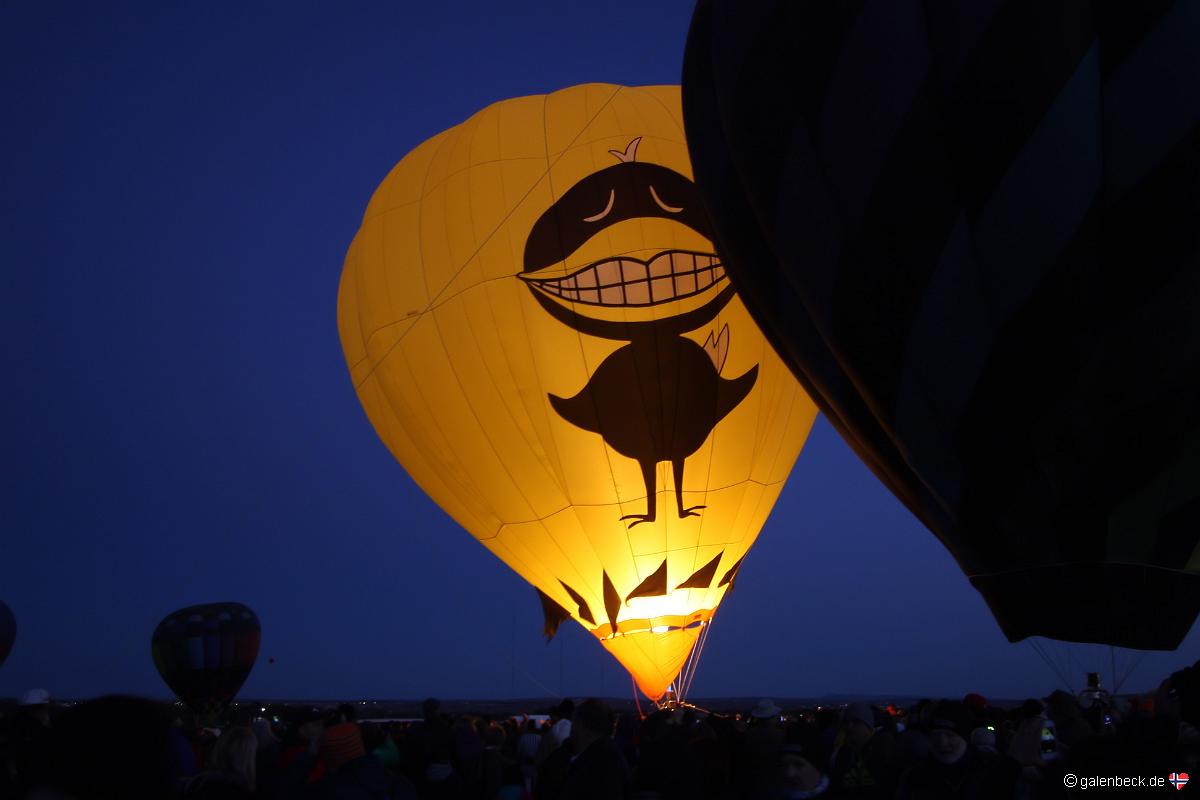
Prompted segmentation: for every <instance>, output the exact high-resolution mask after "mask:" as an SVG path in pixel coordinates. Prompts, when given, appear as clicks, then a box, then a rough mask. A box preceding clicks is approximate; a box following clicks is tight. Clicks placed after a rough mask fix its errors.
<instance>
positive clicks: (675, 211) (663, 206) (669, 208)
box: [650, 186, 683, 214]
mask: <svg viewBox="0 0 1200 800" xmlns="http://www.w3.org/2000/svg"><path fill="white" fill-rule="evenodd" d="M650 196H651V197H653V198H654V202H655V203H657V204H658V207H659V208H661V209H662V210H663V211H666V212H667V213H668V214H678V213H679V212H680V211H683V206H669V205H667V204H666V203H664V202H663V200H662V198H661V197H659V196H658V192H656V191H654V187H653V186H651V187H650Z"/></svg>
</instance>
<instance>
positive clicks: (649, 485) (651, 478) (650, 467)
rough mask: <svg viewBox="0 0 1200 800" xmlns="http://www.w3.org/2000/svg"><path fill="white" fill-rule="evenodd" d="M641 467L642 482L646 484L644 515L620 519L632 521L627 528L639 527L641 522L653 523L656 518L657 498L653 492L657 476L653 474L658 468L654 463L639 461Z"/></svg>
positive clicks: (633, 515) (631, 515)
mask: <svg viewBox="0 0 1200 800" xmlns="http://www.w3.org/2000/svg"><path fill="white" fill-rule="evenodd" d="M638 463H639V464H641V466H642V480H643V481H645V483H646V513H645V514H626V515H625V516H623V517H621V521H622V522H624V521H625V520H627V519H631V520H633V522H631V523H629V527H631V528H632V527H633V526H634V525H640V524H642V523H643V522H654V519H655V517H656V516H657V508H658V496H657V495H656V494H655V492H654V488H655V484H656V482H657V476H656V475H655V474H654V468H655V467H656V466H658V463H657V462H655V461H639V462H638Z"/></svg>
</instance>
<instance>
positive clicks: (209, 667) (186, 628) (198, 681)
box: [150, 603, 261, 720]
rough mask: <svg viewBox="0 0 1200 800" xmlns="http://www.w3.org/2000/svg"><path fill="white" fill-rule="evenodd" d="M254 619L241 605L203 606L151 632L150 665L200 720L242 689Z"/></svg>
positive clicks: (255, 637) (254, 646)
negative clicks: (151, 655) (152, 659)
mask: <svg viewBox="0 0 1200 800" xmlns="http://www.w3.org/2000/svg"><path fill="white" fill-rule="evenodd" d="M260 639H261V629H260V627H259V624H258V617H257V616H255V614H254V612H253V611H251V610H250V609H249V608H247V607H246V606H244V605H242V604H241V603H207V604H205V605H197V606H189V607H187V608H181V609H179V610H178V611H174V612H172V613H171V614H168V615H167V616H166V617H165V618H164V619H163V621H162V622H160V623H158V627H157V628H155V630H154V636H153V637H152V638H151V641H150V647H151V651H152V653H153V656H154V665H155V666H156V667H157V668H158V673H159V674H160V675H161V676H162V679H163V680H164V681H166V684H167V686H169V687H170V688H171V691H173V692H174V693H175V695H176V696H177V697H178V698H179V699H180V700H181V701H183V703H184V704H186V705H187V706H188V707H189V708H191V709H192V710H193V711H194V712H196V714H197V715H198V716H200V717H201V718H202V719H204V720H213V719H215V718H216V717H217V716H218V715H219V714H220V713H221V712H222V711H224V710H225V708H226V707H227V706H228V705H229V702H230V701H231V700H232V699H233V698H234V695H236V694H237V693H238V690H239V689H241V688H242V684H243V683H245V682H246V677H247V676H248V675H249V674H250V670H251V669H253V667H254V661H255V659H257V658H258V646H259V641H260Z"/></svg>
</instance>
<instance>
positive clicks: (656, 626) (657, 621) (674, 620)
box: [592, 608, 713, 641]
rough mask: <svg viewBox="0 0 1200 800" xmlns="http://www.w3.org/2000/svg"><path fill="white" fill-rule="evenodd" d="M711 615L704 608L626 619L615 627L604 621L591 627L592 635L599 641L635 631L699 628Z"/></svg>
mask: <svg viewBox="0 0 1200 800" xmlns="http://www.w3.org/2000/svg"><path fill="white" fill-rule="evenodd" d="M712 615H713V609H711V608H705V609H701V610H699V611H694V612H692V613H691V614H684V615H665V616H658V617H652V618H650V619H626V620H621V621H620V622H618V623H617V626H616V628H615V629H614V628H613V626H612V624H611V623H608V622H605V623H602V624H600V625H597V626H596V627H595V628H594V629H592V635H593V636H595V637H596V638H597V639H599V640H600V641H605V640H611V639H615V638H618V637H621V636H631V635H633V634H635V633H652V634H665V633H673V632H675V631H687V630H699V629H700V628H703V627H704V626H705V625H707V624H708V622H709V620H710V619H712Z"/></svg>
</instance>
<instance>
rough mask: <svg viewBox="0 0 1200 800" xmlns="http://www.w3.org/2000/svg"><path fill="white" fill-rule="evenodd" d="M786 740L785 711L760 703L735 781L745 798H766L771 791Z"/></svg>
mask: <svg viewBox="0 0 1200 800" xmlns="http://www.w3.org/2000/svg"><path fill="white" fill-rule="evenodd" d="M783 738H784V731H783V709H782V708H780V707H779V706H777V705H775V703H774V701H772V700H768V699H766V698H763V699H762V700H759V701H758V705H756V706H755V707H754V708H753V709H752V710H751V711H750V725H749V727H747V728H746V733H745V735H744V737H743V739H742V752H741V753H740V757H739V758H738V760H737V763H736V778H735V780H736V782H737V783H738V784H739V785H740V786H741V787H742V794H743V796H748V797H763V796H765V795H766V794H767V792H769V791H770V789H771V786H772V783H773V781H774V779H775V765H776V759H777V757H778V754H779V748H780V747H782V746H783Z"/></svg>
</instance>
